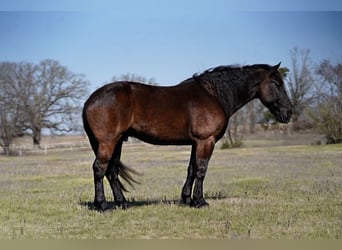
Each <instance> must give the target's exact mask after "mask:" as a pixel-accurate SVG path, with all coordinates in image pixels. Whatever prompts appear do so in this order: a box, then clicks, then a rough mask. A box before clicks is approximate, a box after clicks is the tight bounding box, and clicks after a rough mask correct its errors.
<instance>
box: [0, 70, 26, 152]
mask: <svg viewBox="0 0 342 250" xmlns="http://www.w3.org/2000/svg"><path fill="white" fill-rule="evenodd" d="M15 67H16V65H15V64H13V63H0V72H1V74H0V146H1V147H2V148H3V151H4V153H5V154H6V155H9V153H10V149H9V148H10V144H11V142H12V140H13V139H14V138H16V137H19V136H22V135H23V134H24V131H23V128H22V113H21V109H20V106H19V101H18V100H16V97H15V96H12V95H11V94H10V87H9V84H8V81H9V78H8V76H9V75H8V74H4V73H5V72H11V71H12V69H13V68H15Z"/></svg>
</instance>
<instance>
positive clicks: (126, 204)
mask: <svg viewBox="0 0 342 250" xmlns="http://www.w3.org/2000/svg"><path fill="white" fill-rule="evenodd" d="M116 205H117V206H118V207H121V209H122V210H126V209H128V208H130V207H131V203H129V202H127V201H121V202H116Z"/></svg>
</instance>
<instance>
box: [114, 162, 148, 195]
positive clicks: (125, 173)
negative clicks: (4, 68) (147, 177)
mask: <svg viewBox="0 0 342 250" xmlns="http://www.w3.org/2000/svg"><path fill="white" fill-rule="evenodd" d="M116 166H117V167H118V170H119V173H118V174H119V176H120V177H121V178H122V179H123V180H125V181H126V182H127V183H128V185H130V186H131V187H132V188H133V189H134V183H135V184H141V183H140V182H138V181H136V180H135V179H134V178H133V176H132V174H134V175H140V176H141V175H142V174H141V173H140V172H138V171H136V170H134V169H132V168H131V167H128V166H126V165H125V164H123V163H122V162H121V161H118V162H116ZM119 183H120V187H121V189H122V190H123V191H125V192H128V189H127V188H126V187H125V186H124V185H123V184H122V183H121V181H119Z"/></svg>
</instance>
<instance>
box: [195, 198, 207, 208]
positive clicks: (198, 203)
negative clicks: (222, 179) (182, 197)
mask: <svg viewBox="0 0 342 250" xmlns="http://www.w3.org/2000/svg"><path fill="white" fill-rule="evenodd" d="M191 207H194V208H203V207H209V203H208V202H206V201H205V200H204V199H203V198H202V199H199V200H193V201H192V203H191Z"/></svg>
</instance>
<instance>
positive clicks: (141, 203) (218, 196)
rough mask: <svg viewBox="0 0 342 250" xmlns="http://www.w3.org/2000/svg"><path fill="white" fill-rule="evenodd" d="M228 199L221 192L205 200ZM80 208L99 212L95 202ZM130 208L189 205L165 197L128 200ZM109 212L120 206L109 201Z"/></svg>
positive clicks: (80, 203) (81, 204) (87, 202)
mask: <svg viewBox="0 0 342 250" xmlns="http://www.w3.org/2000/svg"><path fill="white" fill-rule="evenodd" d="M226 198H228V196H225V195H222V193H221V192H218V193H213V194H210V195H205V199H208V200H223V199H226ZM78 204H79V205H80V206H83V207H87V208H88V209H89V210H93V211H99V209H98V208H97V207H96V206H95V204H94V202H92V201H79V203H78ZM128 204H129V208H132V207H143V206H151V205H177V206H184V207H187V205H185V204H183V203H182V202H181V200H180V199H167V198H166V197H164V198H163V199H151V200H150V199H147V200H135V199H134V198H132V199H128ZM107 205H108V210H115V209H119V208H120V206H118V204H116V202H114V201H107Z"/></svg>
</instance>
